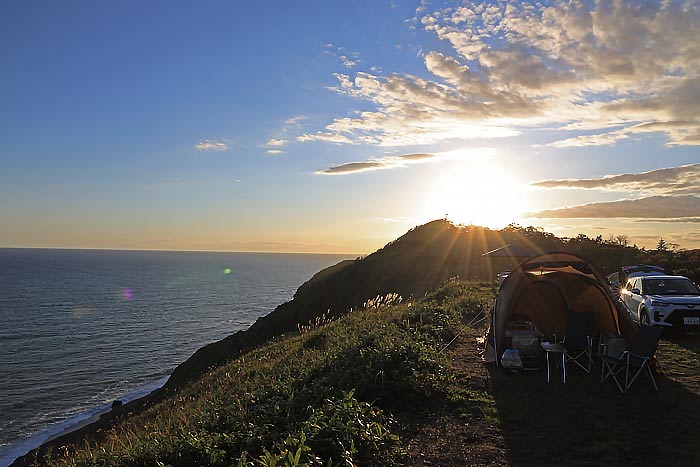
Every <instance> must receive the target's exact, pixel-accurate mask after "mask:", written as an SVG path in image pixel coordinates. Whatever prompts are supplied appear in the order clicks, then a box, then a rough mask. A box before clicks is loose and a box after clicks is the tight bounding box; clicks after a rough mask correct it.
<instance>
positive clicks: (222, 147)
mask: <svg viewBox="0 0 700 467" xmlns="http://www.w3.org/2000/svg"><path fill="white" fill-rule="evenodd" d="M194 148H195V149H196V150H197V151H228V150H229V149H230V148H229V147H228V145H227V144H226V143H224V142H223V141H209V140H208V139H205V140H203V141H200V142H199V143H197V144H195V145H194Z"/></svg>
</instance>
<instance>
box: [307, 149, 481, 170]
mask: <svg viewBox="0 0 700 467" xmlns="http://www.w3.org/2000/svg"><path fill="white" fill-rule="evenodd" d="M493 152H494V151H493V150H492V149H489V148H480V149H473V150H469V151H463V150H458V151H447V152H440V153H435V154H429V153H416V154H402V155H398V156H383V157H379V158H374V159H368V160H366V161H360V162H348V163H345V164H340V165H336V166H333V167H329V168H327V169H321V170H317V171H316V172H315V173H316V174H317V175H348V174H353V173H359V172H369V171H373V170H384V169H395V168H400V167H406V166H408V165H412V164H423V163H429V162H439V161H442V160H447V159H460V158H474V157H480V156H485V155H490V154H493Z"/></svg>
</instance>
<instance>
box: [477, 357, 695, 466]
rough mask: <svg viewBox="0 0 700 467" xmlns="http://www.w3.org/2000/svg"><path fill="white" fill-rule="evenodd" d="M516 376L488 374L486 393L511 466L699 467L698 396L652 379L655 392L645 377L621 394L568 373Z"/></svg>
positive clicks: (595, 376) (596, 374)
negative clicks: (491, 399)
mask: <svg viewBox="0 0 700 467" xmlns="http://www.w3.org/2000/svg"><path fill="white" fill-rule="evenodd" d="M545 370H546V369H540V370H539V371H533V372H524V373H520V374H517V375H509V374H506V373H504V371H503V370H502V369H501V368H495V367H492V368H490V370H489V372H490V377H491V382H492V393H493V396H494V399H495V402H496V408H497V411H498V420H499V423H500V428H501V433H502V436H503V439H504V443H505V447H506V450H507V456H508V459H509V464H510V465H511V466H530V465H538V466H543V465H567V466H600V465H609V466H657V465H658V466H664V465H683V466H685V465H688V466H690V465H700V463H699V460H700V452H699V451H698V446H697V439H698V436H697V421H698V420H700V397H699V396H698V395H696V394H693V392H691V391H690V390H689V389H688V388H687V387H686V386H685V385H682V384H680V383H677V382H675V381H671V380H669V379H666V378H664V377H663V376H659V377H657V382H658V384H659V387H660V391H659V392H658V393H655V392H654V390H653V388H652V387H651V384H650V382H649V381H648V379H646V378H645V377H644V376H643V375H640V378H639V379H638V380H637V381H636V382H635V383H634V385H633V386H632V388H631V389H630V391H629V392H628V393H627V394H625V395H624V396H623V395H621V394H619V392H618V391H617V388H616V387H615V385H614V383H613V382H612V381H609V382H605V383H602V384H600V383H599V378H600V366H594V368H593V371H592V373H591V374H590V375H589V374H586V373H584V372H582V371H577V370H576V369H572V370H570V371H569V372H568V382H567V384H566V385H564V384H563V383H562V381H561V373H560V370H555V371H554V374H553V381H552V384H547V383H546V376H545Z"/></svg>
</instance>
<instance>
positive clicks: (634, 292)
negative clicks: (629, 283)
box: [630, 289, 639, 295]
mask: <svg viewBox="0 0 700 467" xmlns="http://www.w3.org/2000/svg"><path fill="white" fill-rule="evenodd" d="M630 293H633V294H635V295H639V289H632V290H630Z"/></svg>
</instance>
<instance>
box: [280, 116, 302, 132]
mask: <svg viewBox="0 0 700 467" xmlns="http://www.w3.org/2000/svg"><path fill="white" fill-rule="evenodd" d="M307 118H308V117H307V116H306V115H295V116H294V117H290V118H288V119H287V120H285V121H284V125H285V127H284V128H283V131H286V130H287V128H289V127H298V126H300V125H301V123H302V122H303V121H304V120H306V119H307Z"/></svg>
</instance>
